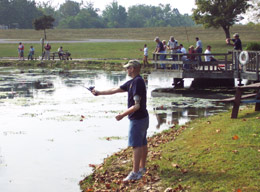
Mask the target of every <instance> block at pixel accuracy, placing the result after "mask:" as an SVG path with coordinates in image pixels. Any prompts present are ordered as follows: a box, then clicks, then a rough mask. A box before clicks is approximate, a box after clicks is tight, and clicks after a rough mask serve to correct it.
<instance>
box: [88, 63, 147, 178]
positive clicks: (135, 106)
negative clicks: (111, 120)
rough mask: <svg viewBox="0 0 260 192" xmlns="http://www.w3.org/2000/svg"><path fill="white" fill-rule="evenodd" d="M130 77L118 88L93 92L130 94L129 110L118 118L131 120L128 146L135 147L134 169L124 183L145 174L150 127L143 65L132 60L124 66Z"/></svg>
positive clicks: (93, 91) (98, 93)
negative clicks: (142, 71) (142, 70)
mask: <svg viewBox="0 0 260 192" xmlns="http://www.w3.org/2000/svg"><path fill="white" fill-rule="evenodd" d="M124 68H125V69H126V70H127V73H128V76H130V77H131V78H132V79H131V80H129V81H127V82H126V83H124V84H123V85H121V86H120V87H117V88H112V89H108V90H104V91H98V90H96V89H93V90H92V94H93V95H95V96H98V95H112V94H115V93H122V92H128V109H127V110H125V111H124V112H123V113H120V114H118V115H117V116H116V120H117V121H120V120H121V119H123V118H124V117H125V116H128V118H129V120H130V126H129V135H128V146H130V147H133V169H132V171H131V172H130V173H129V175H128V176H127V177H126V178H124V179H123V181H124V182H125V181H129V180H138V179H140V178H141V177H142V175H143V174H144V173H145V170H146V169H145V164H146V157H147V153H148V148H147V139H146V135H147V129H148V127H149V115H148V111H147V109H146V100H147V97H146V85H145V82H144V79H143V78H142V77H141V76H140V70H141V64H140V62H139V61H137V60H130V61H128V63H127V64H125V65H124Z"/></svg>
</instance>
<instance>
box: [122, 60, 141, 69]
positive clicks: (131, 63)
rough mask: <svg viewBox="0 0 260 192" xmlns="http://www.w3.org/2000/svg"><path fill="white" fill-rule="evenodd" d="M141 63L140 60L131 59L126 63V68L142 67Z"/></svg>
mask: <svg viewBox="0 0 260 192" xmlns="http://www.w3.org/2000/svg"><path fill="white" fill-rule="evenodd" d="M140 66H141V63H140V62H139V61H138V60H129V61H128V63H127V64H125V65H124V68H127V67H140Z"/></svg>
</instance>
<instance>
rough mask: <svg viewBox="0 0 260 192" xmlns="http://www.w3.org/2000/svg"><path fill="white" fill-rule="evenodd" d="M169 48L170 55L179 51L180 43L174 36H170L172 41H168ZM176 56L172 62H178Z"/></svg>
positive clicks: (173, 56)
mask: <svg viewBox="0 0 260 192" xmlns="http://www.w3.org/2000/svg"><path fill="white" fill-rule="evenodd" d="M167 48H168V49H169V50H170V53H172V54H174V53H176V52H177V49H178V41H177V40H175V39H174V37H173V36H170V40H169V41H168V44H167ZM176 58H177V57H176V56H175V55H172V60H176Z"/></svg>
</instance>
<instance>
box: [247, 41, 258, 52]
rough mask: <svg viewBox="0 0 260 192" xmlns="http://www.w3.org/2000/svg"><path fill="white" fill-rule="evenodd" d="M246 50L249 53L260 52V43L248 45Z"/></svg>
mask: <svg viewBox="0 0 260 192" xmlns="http://www.w3.org/2000/svg"><path fill="white" fill-rule="evenodd" d="M246 50H248V51H260V43H256V42H253V43H248V44H247V46H246Z"/></svg>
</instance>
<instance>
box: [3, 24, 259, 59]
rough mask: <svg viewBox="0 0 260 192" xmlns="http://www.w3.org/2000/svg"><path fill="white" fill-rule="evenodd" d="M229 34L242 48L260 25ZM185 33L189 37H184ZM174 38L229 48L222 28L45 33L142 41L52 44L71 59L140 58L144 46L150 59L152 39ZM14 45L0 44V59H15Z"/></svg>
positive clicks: (8, 33)
mask: <svg viewBox="0 0 260 192" xmlns="http://www.w3.org/2000/svg"><path fill="white" fill-rule="evenodd" d="M230 31H231V34H233V33H234V32H238V33H239V34H240V37H241V40H242V43H243V47H244V48H245V47H246V44H247V43H250V42H260V26H251V27H250V26H234V27H232V28H231V30H230ZM186 32H187V34H188V38H187V35H186ZM172 35H173V36H174V37H175V39H177V40H178V42H179V43H182V44H184V47H186V49H187V48H188V47H189V46H190V45H195V37H197V36H198V37H199V38H200V39H201V40H202V42H203V45H204V49H205V47H206V46H207V45H211V46H212V52H213V53H226V52H227V50H230V49H232V46H227V45H226V44H225V34H224V32H223V30H222V29H204V28H202V27H187V28H186V29H185V28H184V27H174V28H173V27H164V28H134V29H128V28H127V29H74V30H73V29H67V30H65V29H63V30H58V29H54V30H48V31H47V38H48V41H51V40H87V39H134V40H143V41H141V42H127V43H102V42H100V43H72V44H70V43H62V44H60V43H54V44H52V51H56V50H57V49H58V47H59V46H61V45H62V46H63V47H64V49H65V50H69V51H70V52H71V53H72V57H73V58H101V59H114V58H120V59H123V58H127V59H133V58H135V59H141V58H142V56H143V53H142V52H141V51H140V49H141V48H143V45H144V44H145V43H146V44H147V45H148V48H149V53H150V56H149V58H150V59H151V57H152V52H153V51H154V49H155V46H156V44H155V42H154V41H153V39H154V37H155V36H159V37H160V39H161V40H163V39H165V40H167V41H168V39H169V37H170V36H172ZM42 36H43V32H42V31H35V30H0V39H13V40H18V41H25V40H37V41H39V40H40V38H41V37H42ZM32 45H33V46H34V47H35V49H36V55H40V53H41V45H40V42H39V43H37V44H32ZM29 46H30V44H25V56H27V54H28V50H29ZM17 47H18V45H16V44H0V57H17V55H18V53H17Z"/></svg>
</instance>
